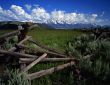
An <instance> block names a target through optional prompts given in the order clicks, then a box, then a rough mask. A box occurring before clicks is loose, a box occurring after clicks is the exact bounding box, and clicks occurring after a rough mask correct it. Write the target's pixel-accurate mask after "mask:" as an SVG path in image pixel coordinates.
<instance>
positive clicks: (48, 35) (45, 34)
mask: <svg viewBox="0 0 110 85" xmlns="http://www.w3.org/2000/svg"><path fill="white" fill-rule="evenodd" d="M80 34H82V32H80V31H74V30H49V29H47V30H37V29H35V30H32V31H30V32H29V35H31V36H32V38H33V39H34V40H38V41H39V42H41V43H43V44H45V45H47V46H49V47H51V48H55V49H59V50H61V51H64V48H65V44H66V42H67V41H69V40H71V39H73V38H74V37H76V36H79V35H80Z"/></svg>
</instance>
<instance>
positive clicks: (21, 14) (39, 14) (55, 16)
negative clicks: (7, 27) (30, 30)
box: [0, 4, 104, 24]
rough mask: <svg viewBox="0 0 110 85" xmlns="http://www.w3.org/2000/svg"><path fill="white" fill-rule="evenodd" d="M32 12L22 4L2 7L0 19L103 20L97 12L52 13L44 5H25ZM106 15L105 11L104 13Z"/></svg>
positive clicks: (55, 21)
mask: <svg viewBox="0 0 110 85" xmlns="http://www.w3.org/2000/svg"><path fill="white" fill-rule="evenodd" d="M25 6H26V8H27V9H28V10H30V13H27V12H26V11H25V10H24V9H23V8H22V7H21V6H17V5H12V6H11V7H10V9H8V10H5V9H3V8H2V7H0V20H1V21H9V20H16V21H32V22H38V23H60V24H63V23H67V24H73V23H97V22H99V21H103V20H102V19H99V16H98V15H97V14H94V13H93V14H84V13H77V12H71V13H67V12H65V11H62V10H58V11H57V10H54V11H52V12H51V13H49V12H47V11H46V10H45V9H44V8H42V7H39V6H37V7H35V6H34V8H33V9H31V8H32V6H31V5H28V4H27V5H25ZM103 15H104V13H103Z"/></svg>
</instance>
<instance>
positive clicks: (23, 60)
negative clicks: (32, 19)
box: [0, 30, 76, 80]
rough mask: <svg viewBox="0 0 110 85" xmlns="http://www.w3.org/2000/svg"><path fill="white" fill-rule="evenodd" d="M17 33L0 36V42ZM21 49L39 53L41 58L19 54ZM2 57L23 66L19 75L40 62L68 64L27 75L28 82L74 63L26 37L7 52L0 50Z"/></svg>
mask: <svg viewBox="0 0 110 85" xmlns="http://www.w3.org/2000/svg"><path fill="white" fill-rule="evenodd" d="M18 33H19V30H17V31H13V32H10V33H7V34H4V35H2V36H0V39H1V40H2V39H5V38H7V37H11V36H14V35H18ZM24 42H31V43H34V44H36V45H37V46H39V47H41V48H42V49H45V50H46V51H43V50H40V49H37V48H35V49H32V48H29V47H28V46H26V45H24V44H23V43H24ZM19 48H20V49H19ZM22 49H25V50H29V49H31V51H36V53H41V54H42V55H41V56H38V55H37V54H36V55H35V54H34V55H31V54H27V53H21V52H20V51H18V50H22ZM48 55H50V56H54V57H51V58H50V57H49V56H48ZM4 56H5V58H7V60H9V59H8V58H13V59H18V61H16V62H18V63H19V64H21V65H24V64H25V66H24V67H23V68H22V69H21V67H19V68H18V69H19V70H20V72H19V75H21V74H23V73H25V72H27V71H28V70H29V69H31V68H32V67H33V66H34V65H36V64H38V63H40V62H47V63H48V62H62V61H65V62H68V63H66V64H63V65H59V66H57V67H52V68H50V69H46V70H42V71H39V72H35V73H31V74H27V78H28V79H29V80H33V79H35V78H39V77H42V76H45V75H48V74H52V73H53V72H56V71H60V70H63V69H65V68H67V67H70V66H73V65H75V63H76V59H75V58H71V57H69V56H67V55H65V54H63V53H61V52H59V51H57V50H56V49H53V48H49V47H48V46H46V45H43V44H41V43H40V42H38V41H36V42H35V41H34V40H33V39H32V37H31V36H26V37H25V38H24V39H23V40H21V41H20V42H18V43H17V44H16V45H15V46H14V47H12V48H10V49H8V50H3V49H0V59H1V58H3V57H4ZM3 62H4V63H3ZM3 62H2V64H4V65H5V64H6V63H5V61H3ZM8 62H10V61H8Z"/></svg>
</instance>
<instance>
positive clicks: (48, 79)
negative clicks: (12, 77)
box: [0, 29, 82, 85]
mask: <svg viewBox="0 0 110 85" xmlns="http://www.w3.org/2000/svg"><path fill="white" fill-rule="evenodd" d="M10 31H12V30H10ZM7 32H8V30H1V31H0V34H3V33H7ZM81 34H82V32H80V31H74V30H49V29H46V30H44V29H43V30H42V29H41V30H40V29H34V30H32V31H29V33H28V35H30V36H32V38H33V39H34V40H38V41H39V42H41V43H42V44H45V45H47V46H49V47H51V48H55V49H58V50H60V51H62V52H64V51H65V46H66V43H67V41H69V40H72V39H73V38H74V37H77V36H79V35H81ZM63 63H64V62H60V63H48V64H46V63H43V64H38V65H35V66H34V67H33V68H32V69H31V70H30V72H36V71H40V70H43V69H48V68H51V67H53V66H58V65H60V64H63ZM72 74H73V72H72V71H71V68H68V69H65V70H63V71H60V72H56V73H53V74H51V75H48V76H44V77H41V78H39V79H35V80H33V81H32V85H73V84H74V79H73V78H74V76H73V75H72ZM74 85H75V84H74Z"/></svg>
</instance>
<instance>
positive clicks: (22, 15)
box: [11, 5, 31, 21]
mask: <svg viewBox="0 0 110 85" xmlns="http://www.w3.org/2000/svg"><path fill="white" fill-rule="evenodd" d="M11 10H12V11H13V13H14V14H15V15H16V16H17V17H18V21H28V20H31V15H29V14H28V13H26V12H25V11H24V9H23V8H22V7H20V6H16V5H12V6H11Z"/></svg>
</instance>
